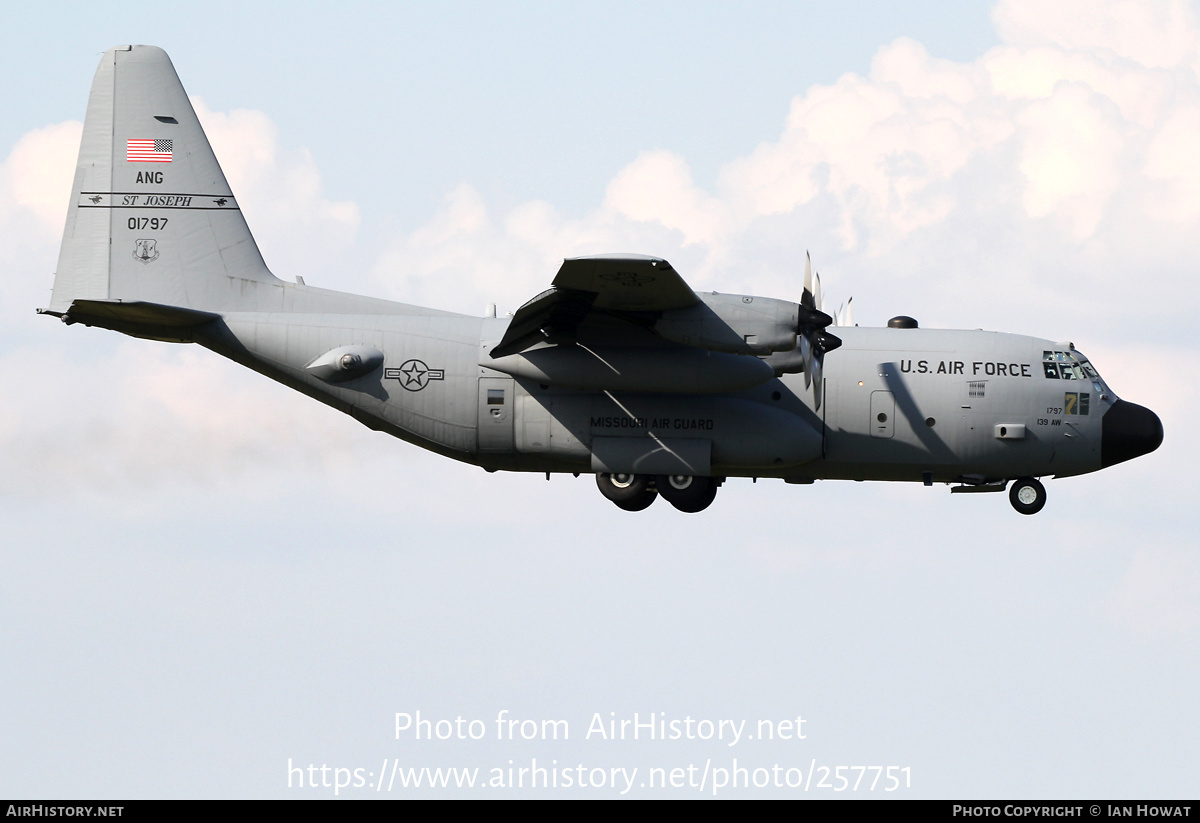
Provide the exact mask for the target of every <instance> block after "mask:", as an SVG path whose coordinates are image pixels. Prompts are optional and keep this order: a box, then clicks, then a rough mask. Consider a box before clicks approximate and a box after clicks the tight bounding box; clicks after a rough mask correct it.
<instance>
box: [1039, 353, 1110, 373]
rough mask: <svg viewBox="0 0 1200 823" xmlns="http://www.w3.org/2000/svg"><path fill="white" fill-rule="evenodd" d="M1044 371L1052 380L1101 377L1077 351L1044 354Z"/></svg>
mask: <svg viewBox="0 0 1200 823" xmlns="http://www.w3.org/2000/svg"><path fill="white" fill-rule="evenodd" d="M1042 370H1043V372H1044V373H1045V375H1046V377H1048V378H1050V379H1051V380H1089V379H1093V378H1099V376H1100V375H1098V374H1096V370H1095V369H1093V368H1092V364H1091V363H1089V362H1088V360H1087V358H1086V357H1084V356H1083V355H1082V354H1080V353H1079V352H1077V351H1044V352H1042Z"/></svg>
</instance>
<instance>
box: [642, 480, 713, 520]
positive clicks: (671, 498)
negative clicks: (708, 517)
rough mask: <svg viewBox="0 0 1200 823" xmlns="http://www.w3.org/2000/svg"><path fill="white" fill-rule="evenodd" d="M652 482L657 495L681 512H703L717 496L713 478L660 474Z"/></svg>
mask: <svg viewBox="0 0 1200 823" xmlns="http://www.w3.org/2000/svg"><path fill="white" fill-rule="evenodd" d="M654 482H655V485H657V486H658V493H659V494H661V495H662V496H663V498H664V499H665V500H666V501H667V502H668V503H670V504H671V505H672V506H674V507H675V508H677V509H679V510H680V511H681V512H689V513H692V512H700V511H704V510H705V509H707V508H708V506H709V504H710V503H712V502H713V500H714V499H716V496H717V479H716V478H715V477H692V476H691V475H686V474H660V475H659V476H658V477H657V478H655V481H654Z"/></svg>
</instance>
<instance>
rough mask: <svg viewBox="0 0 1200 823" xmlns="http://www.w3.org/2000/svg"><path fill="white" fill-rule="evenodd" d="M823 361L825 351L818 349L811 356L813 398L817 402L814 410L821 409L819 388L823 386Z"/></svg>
mask: <svg viewBox="0 0 1200 823" xmlns="http://www.w3.org/2000/svg"><path fill="white" fill-rule="evenodd" d="M824 361H825V353H824V352H822V351H820V350H818V351H817V356H816V357H814V358H813V368H812V379H813V398H814V399H815V400H816V402H817V406H816V409H815V411H820V410H821V388H822V386H823V382H822V380H821V375H822V374H823V373H824V371H825V364H824ZM805 374H807V372H805Z"/></svg>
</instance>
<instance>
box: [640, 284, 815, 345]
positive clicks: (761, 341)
mask: <svg viewBox="0 0 1200 823" xmlns="http://www.w3.org/2000/svg"><path fill="white" fill-rule="evenodd" d="M697 297H699V298H700V300H701V301H702V302H701V303H700V304H699V305H696V306H690V307H688V308H686V309H672V310H670V311H666V312H663V315H662V317H661V318H659V320H658V322H657V323H655V324H654V330H655V331H656V332H658V334H659V335H661V336H662V337H664V338H666V339H667V340H671V341H673V342H675V343H682V344H683V345H685V346H695V347H697V348H701V349H712V350H713V351H722V352H729V353H731V354H754V355H763V354H770V353H771V352H777V351H791V350H792V349H794V348H796V317H797V312H798V311H799V308H800V307H799V305H798V304H796V303H792V302H790V301H788V300H776V299H774V298H771V297H751V296H749V295H742V294H716V293H712V294H699V295H697Z"/></svg>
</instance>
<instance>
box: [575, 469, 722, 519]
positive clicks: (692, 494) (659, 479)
mask: <svg viewBox="0 0 1200 823" xmlns="http://www.w3.org/2000/svg"><path fill="white" fill-rule="evenodd" d="M596 485H597V486H599V487H600V493H601V494H602V495H604V496H605V497H607V498H608V499H609V500H611V501H612V502H613V503H616V504H617V506H618V507H620V508H622V509H624V510H625V511H627V512H640V511H641V510H642V509H645V508H647V507H649V505H650V504H651V503H653V502H654V498H656V497H658V496H659V495H660V494H661V495H662V496H663V499H665V500H666V501H667V502H668V503H670V504H671V505H672V506H674V507H675V508H677V509H679V510H680V511H681V512H699V511H704V510H705V509H707V508H708V506H709V504H710V503H712V502H713V500H714V499H715V498H716V496H717V487H718V486H720V485H721V481H720V480H719V479H718V478H716V477H692V476H691V475H684V474H671V475H665V474H660V475H647V474H607V473H606V474H598V475H596Z"/></svg>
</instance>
